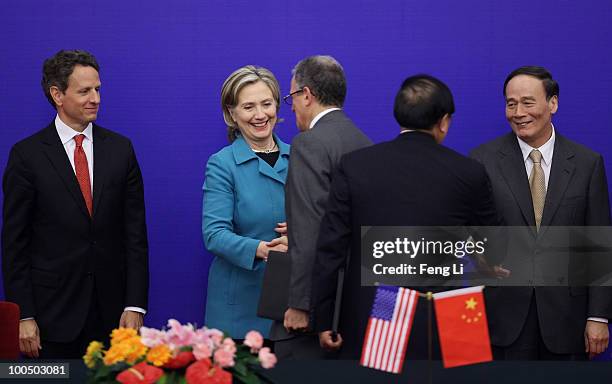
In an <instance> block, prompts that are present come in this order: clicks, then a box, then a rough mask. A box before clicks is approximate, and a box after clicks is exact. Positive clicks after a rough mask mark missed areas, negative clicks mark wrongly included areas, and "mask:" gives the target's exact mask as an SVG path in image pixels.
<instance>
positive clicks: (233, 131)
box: [221, 65, 280, 143]
mask: <svg viewBox="0 0 612 384" xmlns="http://www.w3.org/2000/svg"><path fill="white" fill-rule="evenodd" d="M258 81H262V82H263V83H264V84H266V85H267V86H268V88H270V91H271V92H272V97H274V101H275V102H276V113H278V110H279V108H280V87H279V85H278V80H276V77H274V74H273V73H272V72H270V70H268V69H266V68H264V67H257V66H255V65H245V66H244V67H241V68H238V69H237V70H235V71H234V72H232V74H231V75H229V77H228V78H227V79H225V82H223V86H222V87H221V110H222V111H223V120H224V121H225V124H226V125H227V138H228V139H229V141H230V143H231V142H233V141H234V140H236V137H238V134H239V132H240V131H239V130H238V125H237V124H236V123H235V122H234V119H232V114H231V113H230V110H231V109H232V108H234V107H236V105H237V104H238V95H239V94H240V91H242V89H243V88H244V87H246V86H247V85H251V84H254V83H257V82H258Z"/></svg>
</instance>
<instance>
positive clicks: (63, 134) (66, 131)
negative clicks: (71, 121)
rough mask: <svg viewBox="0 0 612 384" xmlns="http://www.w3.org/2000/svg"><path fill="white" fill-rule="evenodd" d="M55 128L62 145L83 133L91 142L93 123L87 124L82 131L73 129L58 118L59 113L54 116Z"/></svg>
mask: <svg viewBox="0 0 612 384" xmlns="http://www.w3.org/2000/svg"><path fill="white" fill-rule="evenodd" d="M55 129H56V130H57V134H58V135H59V137H60V140H61V141H62V144H63V145H66V143H67V142H69V141H70V140H72V139H73V138H74V137H75V136H76V135H80V134H83V135H85V138H86V139H87V140H90V141H91V142H93V124H92V123H89V124H87V128H85V130H84V131H83V132H78V131H75V130H74V129H72V128H70V127H69V126H68V125H67V124H66V123H64V122H63V121H62V119H60V117H59V115H56V116H55Z"/></svg>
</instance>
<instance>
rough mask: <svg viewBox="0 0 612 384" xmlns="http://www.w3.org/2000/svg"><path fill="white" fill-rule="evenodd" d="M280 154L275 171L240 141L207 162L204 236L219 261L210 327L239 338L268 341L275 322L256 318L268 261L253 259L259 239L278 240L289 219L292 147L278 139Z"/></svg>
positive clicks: (212, 277)
mask: <svg viewBox="0 0 612 384" xmlns="http://www.w3.org/2000/svg"><path fill="white" fill-rule="evenodd" d="M274 140H275V141H276V143H277V145H278V147H279V151H280V155H279V158H278V160H277V161H276V164H275V165H274V168H272V167H270V165H269V164H268V163H266V162H265V161H264V160H262V159H261V158H259V157H258V156H257V155H256V154H255V153H254V152H253V151H252V150H251V148H250V147H249V146H248V144H247V143H246V142H245V141H244V139H243V138H242V137H240V136H239V137H238V138H237V139H236V140H235V141H234V142H233V143H232V144H231V145H229V146H227V147H225V148H223V149H221V150H220V151H219V152H217V153H215V154H214V155H212V156H211V157H210V158H209V159H208V163H207V164H206V179H205V181H204V187H203V189H204V208H203V215H202V233H203V235H204V245H205V246H206V249H208V251H209V252H211V253H212V254H213V255H214V256H215V257H214V259H213V261H212V264H211V266H210V270H209V274H208V289H207V297H206V326H208V327H209V328H218V329H220V330H222V331H225V332H227V333H229V335H230V336H232V337H234V338H238V339H242V338H244V336H245V335H246V333H247V332H248V331H250V330H257V331H259V332H261V334H262V335H263V336H264V337H268V333H269V331H270V325H271V321H270V320H267V319H263V318H260V317H257V314H256V313H257V304H258V302H259V293H260V291H261V283H262V280H263V274H264V270H265V266H266V264H265V262H263V261H262V260H261V259H256V258H255V252H256V250H257V245H258V244H259V242H260V241H262V240H263V241H270V240H272V239H274V238H275V237H277V236H278V235H277V233H276V232H274V228H275V227H276V224H277V223H280V222H283V221H285V191H284V187H285V179H286V178H287V169H288V163H289V145H288V144H285V143H283V142H282V141H280V139H279V138H278V137H277V136H276V135H274Z"/></svg>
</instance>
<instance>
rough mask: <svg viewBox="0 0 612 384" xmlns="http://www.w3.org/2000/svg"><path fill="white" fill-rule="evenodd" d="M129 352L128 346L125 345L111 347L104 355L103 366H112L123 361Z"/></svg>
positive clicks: (119, 344)
mask: <svg viewBox="0 0 612 384" xmlns="http://www.w3.org/2000/svg"><path fill="white" fill-rule="evenodd" d="M129 352H130V346H129V344H127V343H117V344H115V345H112V346H111V347H110V348H109V349H108V351H106V354H105V355H104V364H106V365H113V364H115V363H118V362H120V361H124V360H125V358H126V356H127V355H128V353H129Z"/></svg>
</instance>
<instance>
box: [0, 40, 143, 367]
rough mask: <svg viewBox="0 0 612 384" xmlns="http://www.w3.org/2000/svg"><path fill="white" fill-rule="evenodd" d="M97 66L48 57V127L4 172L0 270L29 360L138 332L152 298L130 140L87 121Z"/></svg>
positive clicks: (74, 56) (75, 58)
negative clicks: (120, 331) (118, 331)
mask: <svg viewBox="0 0 612 384" xmlns="http://www.w3.org/2000/svg"><path fill="white" fill-rule="evenodd" d="M98 70H99V67H98V63H97V62H96V59H95V58H94V57H93V56H92V55H91V54H89V53H87V52H84V51H78V50H77V51H60V52H58V53H57V54H56V55H55V56H53V57H51V58H49V59H48V60H46V61H45V63H44V66H43V78H42V87H43V91H44V92H45V95H46V96H47V99H48V100H49V102H50V103H51V105H53V106H54V108H55V109H56V110H57V116H56V117H55V120H54V121H53V122H51V124H50V125H49V126H48V127H46V128H44V129H42V130H41V131H39V132H37V133H35V134H34V135H32V136H30V137H28V138H26V139H24V140H22V141H20V142H18V143H17V144H15V145H14V146H13V148H12V150H11V153H10V155H9V160H8V164H7V166H6V170H5V173H4V179H3V190H4V211H3V226H2V270H3V273H4V284H5V293H6V297H7V299H8V300H10V301H13V302H16V303H17V304H19V306H20V308H21V315H22V320H21V321H20V325H19V337H20V348H21V351H22V353H24V354H25V355H28V356H30V357H39V356H40V357H43V358H79V357H81V356H82V355H83V354H84V353H85V349H86V347H87V344H88V343H89V341H91V340H93V339H98V340H108V336H109V333H110V331H111V330H112V329H113V328H115V327H117V326H123V327H132V328H136V329H137V328H139V327H140V326H142V323H143V315H144V312H145V308H146V306H147V296H148V279H149V276H148V245H147V234H146V226H145V208H144V192H143V183H142V177H141V173H140V169H139V167H138V162H137V161H136V156H135V154H134V150H133V148H132V144H131V143H130V141H129V140H128V139H127V138H125V137H123V136H120V135H118V134H116V133H114V132H111V131H109V130H106V129H104V128H102V127H100V126H98V125H96V124H93V123H92V122H93V121H94V120H95V119H96V117H97V113H98V107H99V104H100V78H99V75H98Z"/></svg>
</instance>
